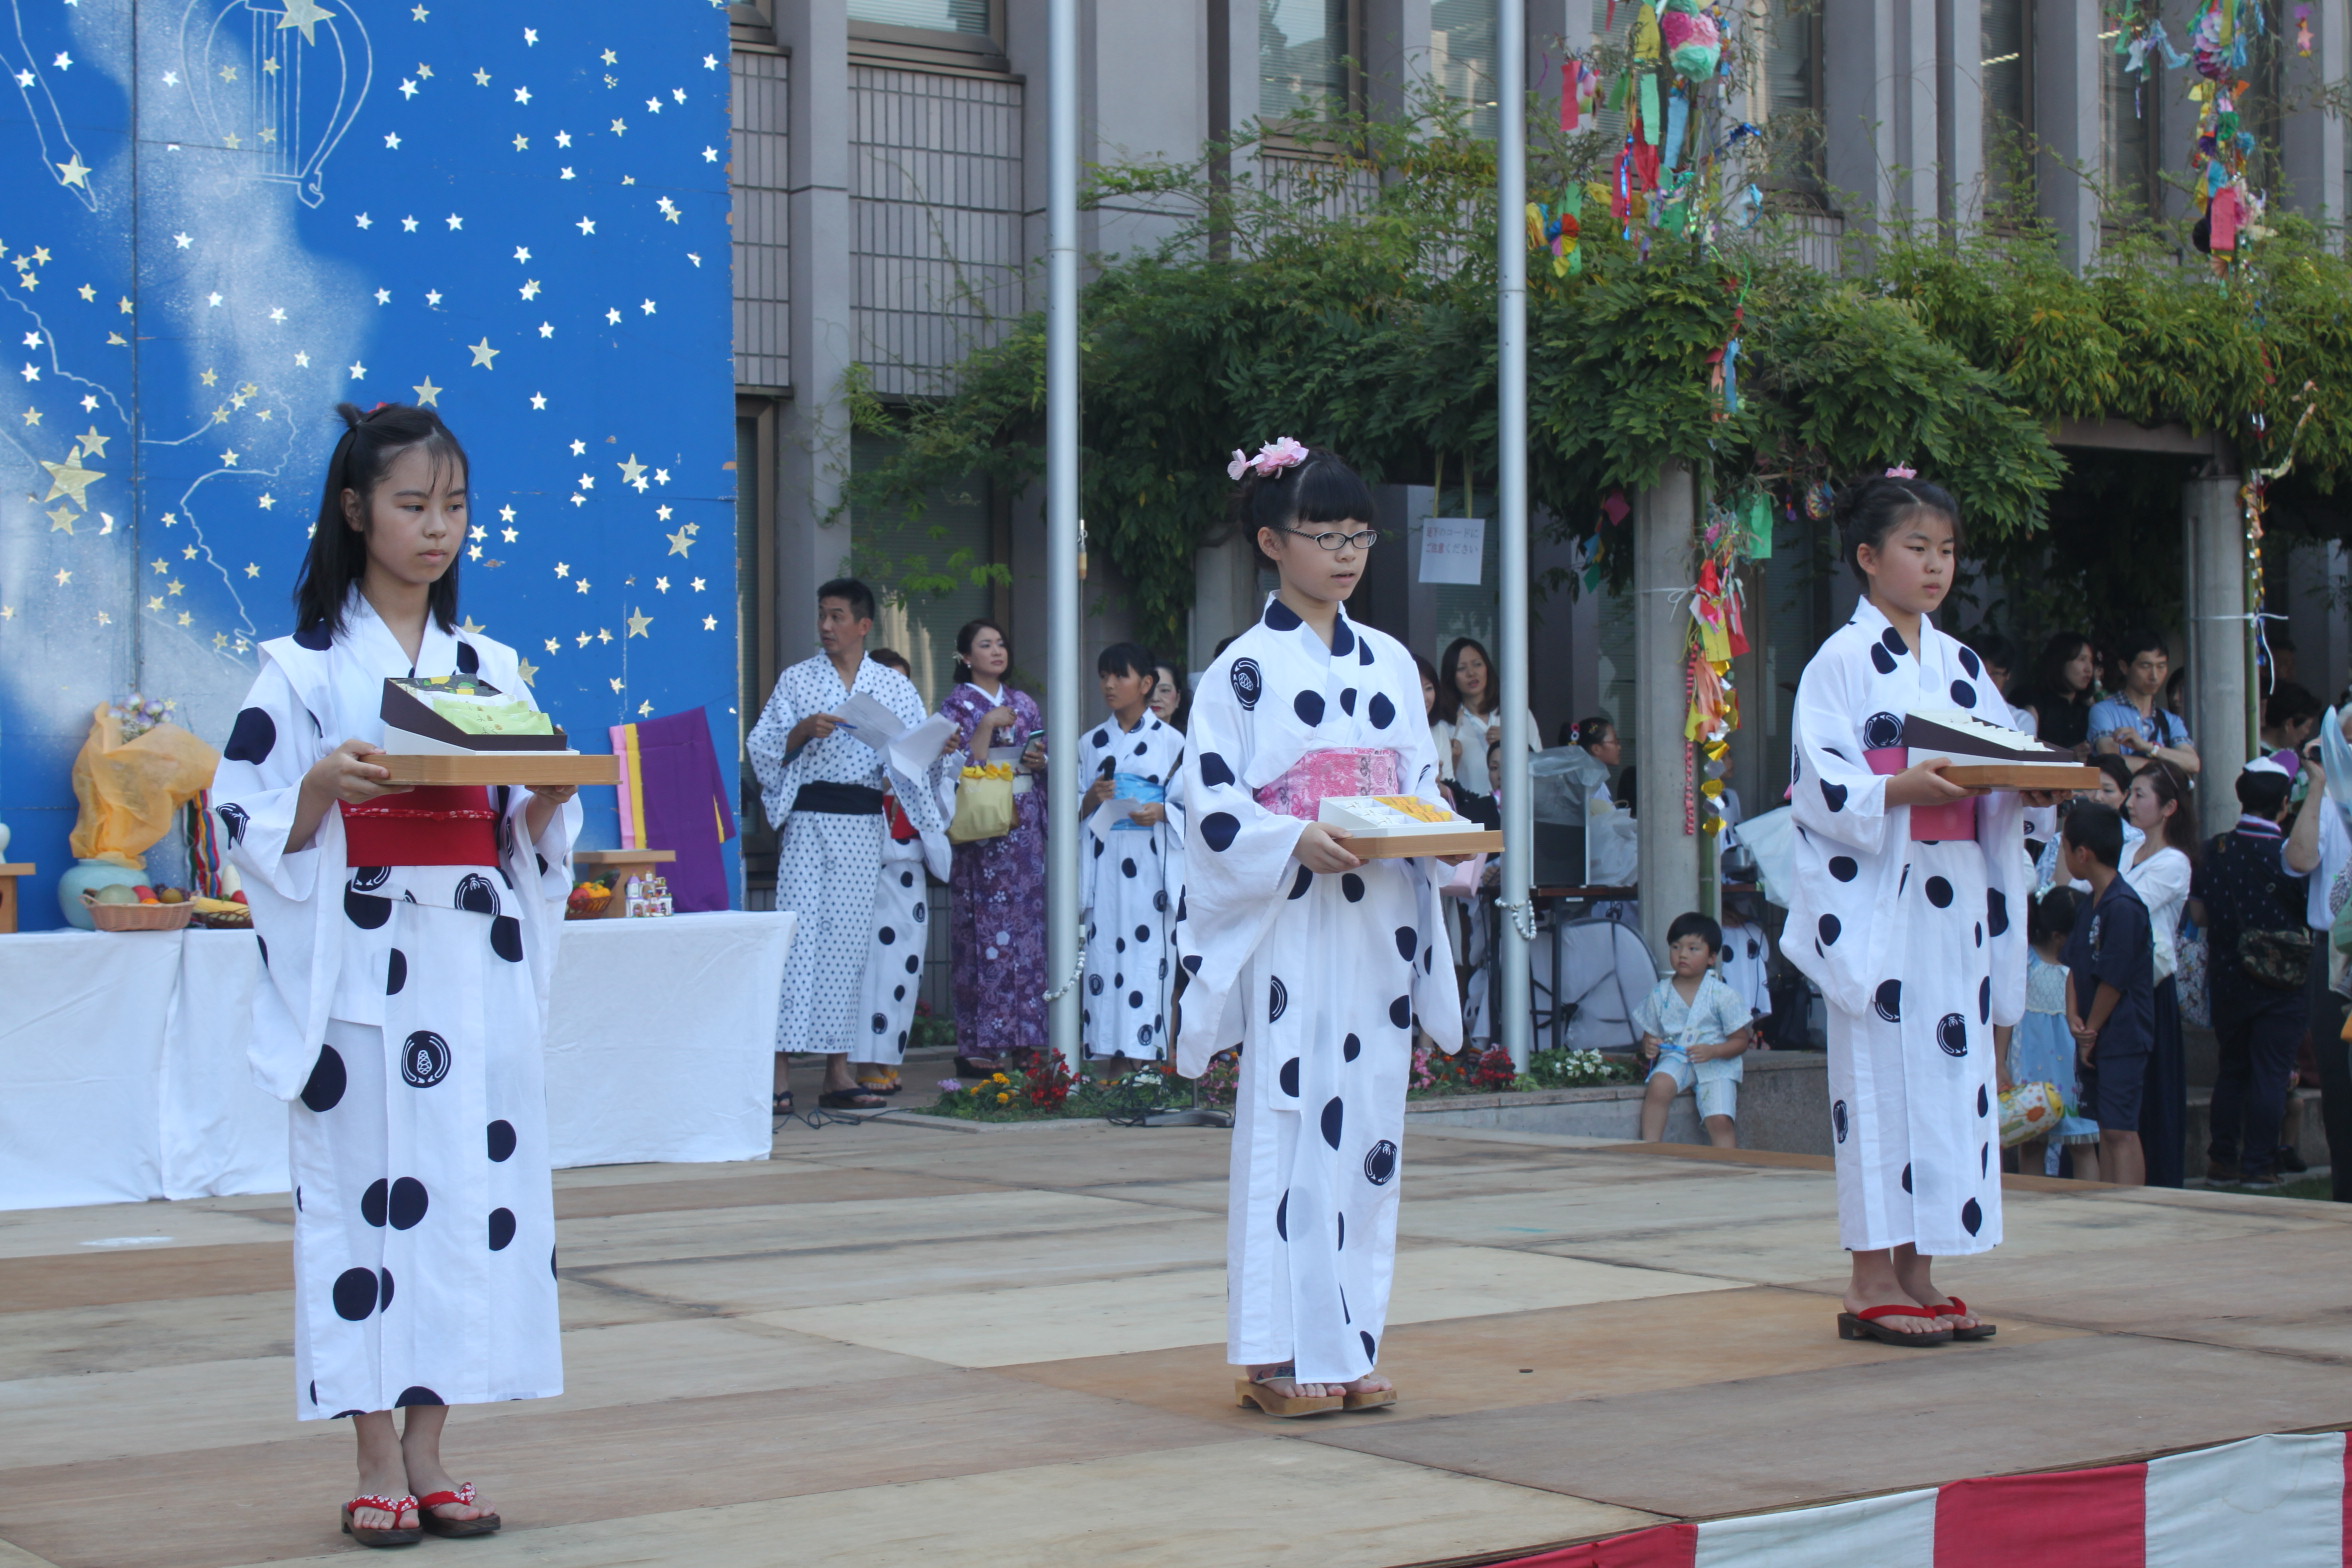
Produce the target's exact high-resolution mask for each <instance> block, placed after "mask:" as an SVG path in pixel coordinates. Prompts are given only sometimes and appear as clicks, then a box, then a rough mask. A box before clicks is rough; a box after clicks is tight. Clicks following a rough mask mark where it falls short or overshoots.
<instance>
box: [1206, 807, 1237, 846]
mask: <svg viewBox="0 0 2352 1568" xmlns="http://www.w3.org/2000/svg"><path fill="white" fill-rule="evenodd" d="M1240 831H1241V822H1240V819H1238V818H1236V817H1235V816H1234V815H1233V814H1232V813H1231V812H1227V811H1212V812H1210V813H1209V814H1208V815H1207V816H1205V817H1203V818H1201V824H1200V836H1201V842H1202V843H1204V844H1206V845H1208V846H1209V848H1211V849H1214V850H1219V851H1222V850H1227V849H1230V848H1232V847H1233V838H1234V835H1235V834H1237V833H1239V832H1240Z"/></svg>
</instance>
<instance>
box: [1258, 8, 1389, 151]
mask: <svg viewBox="0 0 2352 1568" xmlns="http://www.w3.org/2000/svg"><path fill="white" fill-rule="evenodd" d="M1360 9H1361V7H1360V4H1359V0H1258V118H1259V119H1261V120H1263V121H1265V122H1266V123H1267V124H1268V125H1284V124H1296V125H1312V124H1314V123H1316V122H1319V121H1325V120H1329V119H1331V118H1333V117H1334V116H1335V115H1341V114H1348V113H1352V112H1354V111H1355V109H1356V108H1357V107H1359V105H1360V103H1361V100H1362V86H1361V82H1360V80H1359V73H1358V71H1357V69H1356V66H1357V62H1358V61H1359V59H1360V58H1361V56H1362V53H1363V51H1362V49H1361V47H1360V46H1359V44H1358V42H1357V36H1356V35H1357V27H1358V23H1359V22H1360V20H1361V18H1360V15H1359V12H1360Z"/></svg>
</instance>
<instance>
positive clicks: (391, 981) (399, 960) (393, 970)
mask: <svg viewBox="0 0 2352 1568" xmlns="http://www.w3.org/2000/svg"><path fill="white" fill-rule="evenodd" d="M407 984H408V955H407V954H406V953H403V952H402V951H401V950H400V949H399V948H397V947H396V948H394V949H392V956H391V958H390V959H389V960H388V961H387V962H386V963H385V966H384V994H385V995H386V996H398V995H399V994H400V992H401V989H402V988H403V987H405V986H406V985H407Z"/></svg>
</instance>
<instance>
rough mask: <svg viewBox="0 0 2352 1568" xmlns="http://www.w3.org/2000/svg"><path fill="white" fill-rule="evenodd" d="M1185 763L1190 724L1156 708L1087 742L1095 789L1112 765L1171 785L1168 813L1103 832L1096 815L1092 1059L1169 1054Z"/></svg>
mask: <svg viewBox="0 0 2352 1568" xmlns="http://www.w3.org/2000/svg"><path fill="white" fill-rule="evenodd" d="M1183 766H1184V734H1183V732H1182V731H1181V730H1178V729H1175V728H1173V727H1172V726H1170V725H1167V724H1163V723H1161V722H1160V720H1159V718H1158V717H1157V716H1156V715H1154V714H1152V713H1151V712H1149V711H1146V712H1145V714H1144V716H1143V717H1142V718H1141V719H1140V720H1138V721H1137V723H1136V726H1135V728H1133V729H1131V730H1129V729H1121V728H1120V727H1119V721H1118V720H1117V719H1116V718H1106V719H1104V720H1103V721H1102V722H1101V723H1099V724H1097V725H1095V727H1094V728H1093V729H1091V730H1088V731H1087V732H1086V739H1085V741H1084V742H1083V743H1082V744H1081V745H1080V746H1079V748H1078V777H1079V778H1080V780H1081V781H1083V782H1084V783H1085V785H1086V786H1087V787H1088V788H1092V787H1093V785H1094V781H1095V780H1096V779H1098V778H1101V777H1103V775H1104V774H1105V773H1106V772H1108V773H1111V774H1120V773H1126V774H1132V775H1134V776H1135V777H1136V778H1138V779H1142V780H1144V781H1145V782H1146V783H1147V784H1152V785H1158V786H1159V787H1160V788H1161V789H1162V790H1164V791H1166V792H1167V794H1166V798H1165V799H1164V800H1163V801H1162V802H1161V804H1163V805H1164V806H1166V807H1167V817H1166V820H1164V821H1161V822H1158V823H1154V824H1152V825H1150V826H1140V825H1138V824H1136V823H1134V822H1132V821H1126V822H1121V823H1119V824H1118V825H1117V826H1115V827H1113V828H1111V829H1110V830H1109V831H1108V832H1104V833H1098V832H1095V831H1094V824H1093V822H1092V821H1091V820H1089V822H1088V823H1087V833H1086V848H1085V849H1084V850H1083V851H1082V852H1081V853H1082V859H1081V866H1082V870H1081V872H1080V877H1081V880H1082V881H1083V882H1084V884H1085V885H1084V888H1083V890H1082V896H1083V898H1084V899H1085V902H1086V911H1087V914H1086V986H1085V990H1084V992H1083V994H1082V996H1081V1001H1082V1002H1083V1004H1084V1023H1085V1033H1084V1036H1083V1039H1084V1042H1085V1051H1086V1054H1087V1055H1088V1056H1090V1057H1109V1056H1125V1057H1129V1058H1132V1059H1134V1060H1136V1061H1158V1060H1159V1059H1160V1058H1161V1057H1163V1056H1165V1055H1166V1054H1167V1044H1168V1015H1169V1013H1170V1011H1171V1008H1170V1007H1169V997H1170V994H1171V993H1172V991H1173V989H1174V986H1173V976H1174V974H1175V967H1176V902H1177V900H1178V899H1179V898H1180V897H1182V896H1183V893H1184V803H1183V800H1182V798H1181V795H1180V792H1179V790H1178V788H1177V774H1178V772H1179V771H1180V770H1181V769H1182V768H1183Z"/></svg>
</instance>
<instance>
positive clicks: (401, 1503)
mask: <svg viewBox="0 0 2352 1568" xmlns="http://www.w3.org/2000/svg"><path fill="white" fill-rule="evenodd" d="M362 1508H380V1509H382V1510H383V1511H384V1512H385V1513H388V1514H390V1515H391V1516H392V1517H393V1518H394V1519H399V1518H401V1517H402V1516H403V1515H406V1514H413V1513H415V1512H416V1511H417V1500H416V1499H415V1498H413V1497H379V1496H377V1495H376V1494H374V1493H372V1492H371V1493H369V1494H368V1495H366V1496H364V1497H354V1498H353V1499H352V1500H351V1501H350V1502H348V1503H345V1504H344V1505H343V1533H344V1534H345V1535H348V1536H350V1537H351V1538H352V1539H353V1540H354V1541H357V1542H358V1543H359V1544H360V1545H362V1546H414V1545H416V1543H417V1542H419V1541H421V1540H423V1539H424V1538H425V1532H424V1531H422V1530H420V1529H418V1528H417V1527H416V1526H415V1525H404V1526H401V1527H400V1528H397V1529H390V1530H379V1529H371V1528H370V1527H369V1526H367V1525H364V1524H353V1523H352V1522H351V1516H352V1515H353V1514H356V1513H358V1512H359V1511H360V1510H361V1509H362Z"/></svg>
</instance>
